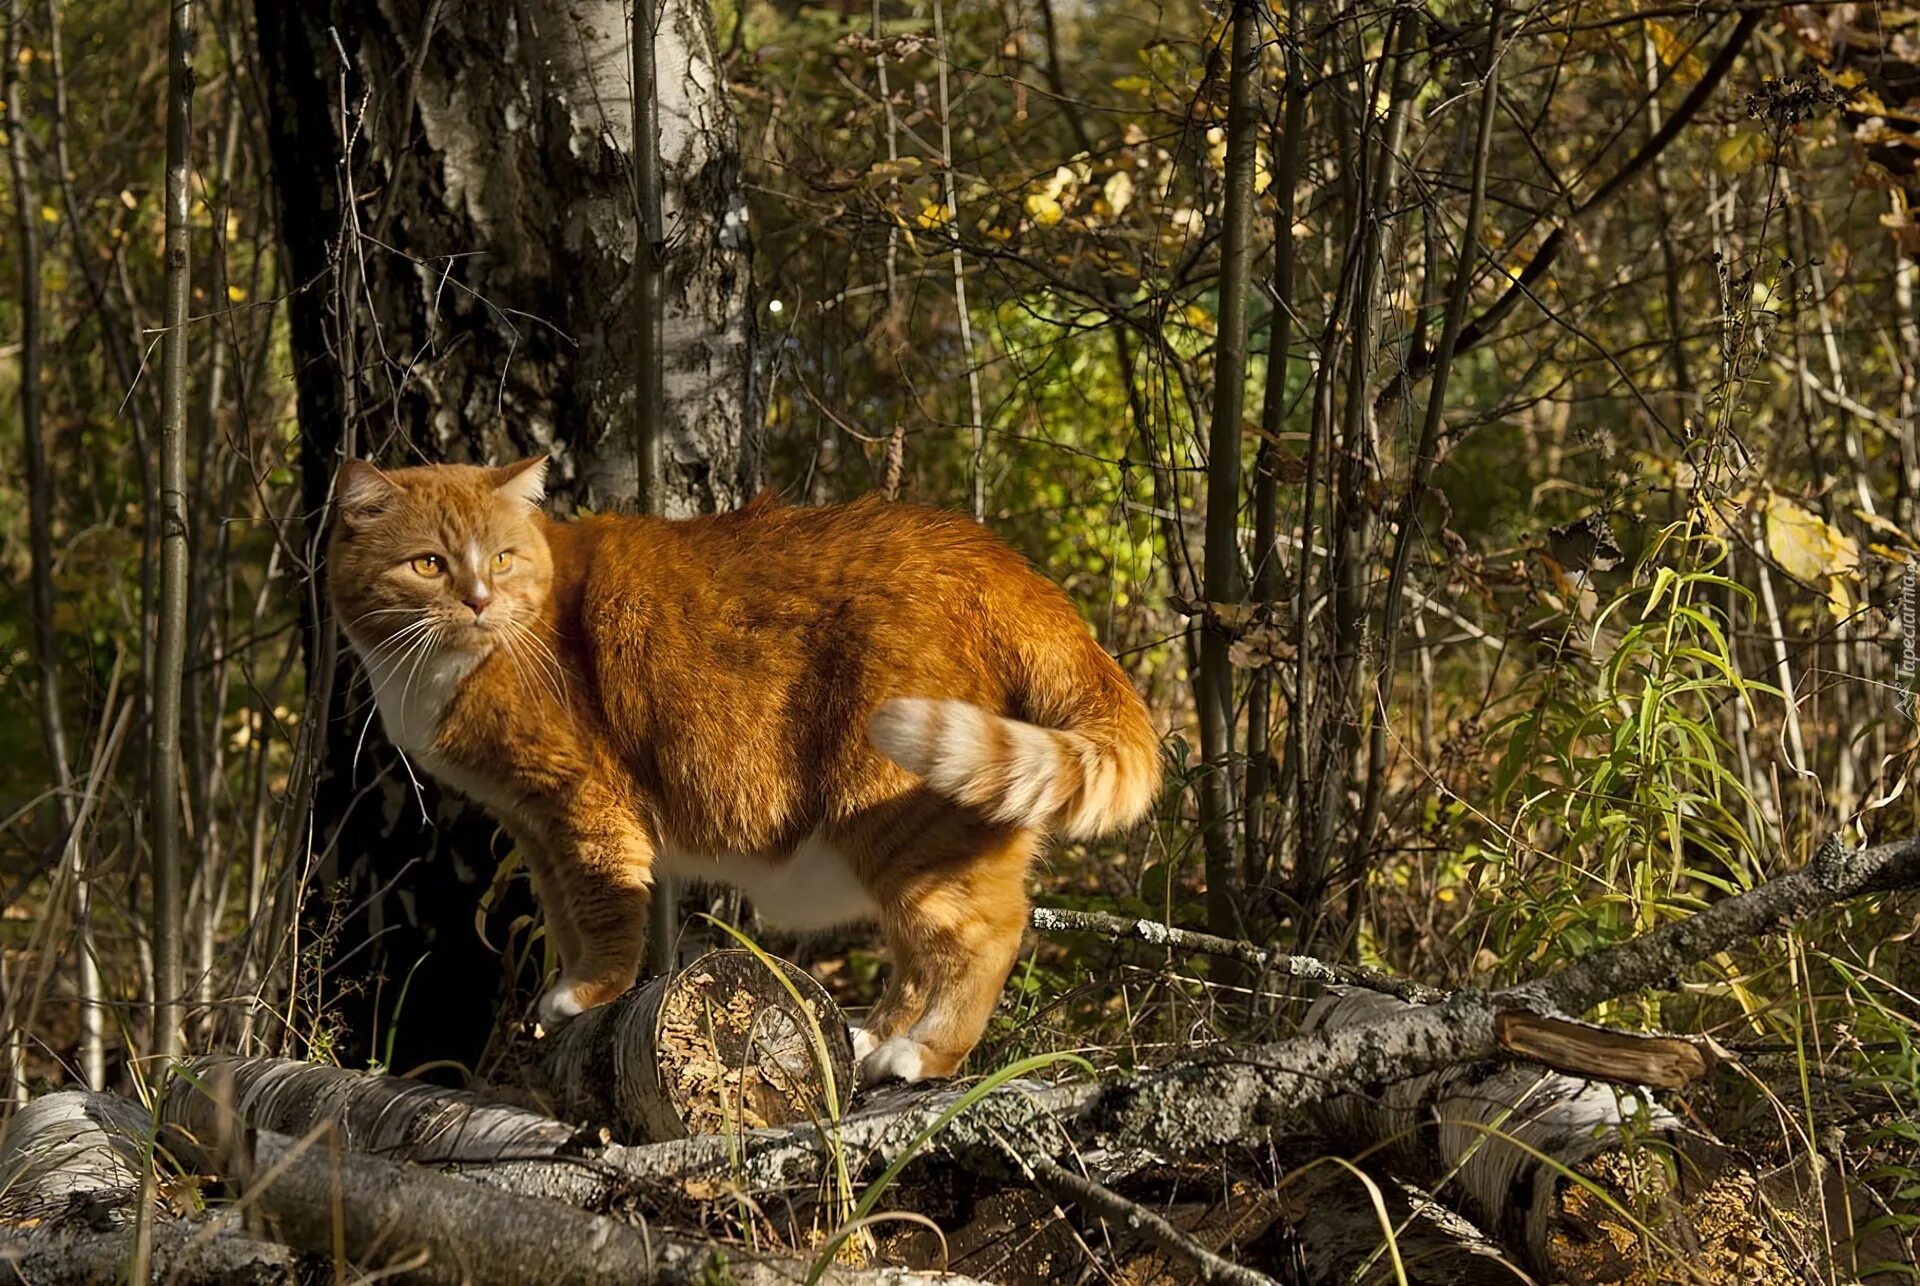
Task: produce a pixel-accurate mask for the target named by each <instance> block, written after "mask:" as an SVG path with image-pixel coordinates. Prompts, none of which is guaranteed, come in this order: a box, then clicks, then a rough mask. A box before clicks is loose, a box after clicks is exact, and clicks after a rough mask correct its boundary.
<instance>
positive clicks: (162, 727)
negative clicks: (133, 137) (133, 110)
mask: <svg viewBox="0 0 1920 1286" xmlns="http://www.w3.org/2000/svg"><path fill="white" fill-rule="evenodd" d="M171 15H172V17H171V21H170V23H169V26H168V33H167V181H166V218H167V239H166V254H167V258H166V282H167V298H166V309H165V312H164V313H163V314H162V318H161V324H162V325H163V326H164V328H165V334H164V335H163V336H162V339H161V349H160V405H161V420H160V493H159V503H160V519H159V522H160V601H159V622H158V633H157V635H156V638H155V642H154V673H153V676H152V679H151V684H152V688H153V726H152V728H151V729H150V730H149V733H148V744H149V749H150V753H151V760H150V763H151V767H150V769H149V772H148V778H147V787H148V793H149V796H150V798H149V800H148V810H149V817H150V825H151V833H152V842H151V848H152V858H153V908H152V936H153V995H154V1019H153V1052H154V1053H155V1054H156V1055H158V1056H159V1057H160V1058H161V1059H163V1060H166V1061H171V1060H172V1059H174V1058H176V1057H178V1056H179V1053H180V1019H181V1009H180V1006H181V1002H182V1000H183V995H182V991H183V982H182V959H181V930H182V924H181V905H180V875H181V855H180V788H181V781H180V723H181V709H180V690H181V680H182V677H183V672H184V670H185V666H186V648H187V303H188V300H189V298H190V297H191V293H192V288H193V279H192V275H191V273H190V271H189V268H190V264H189V259H190V253H189V251H190V245H191V238H192V224H191V223H190V221H189V217H188V209H187V205H188V201H189V199H190V192H189V190H188V186H189V185H188V170H189V168H190V167H191V165H192V149H193V85H194V72H193V47H194V40H195V36H196V32H195V29H194V28H195V22H196V19H197V13H196V10H195V4H194V0H172V7H171Z"/></svg>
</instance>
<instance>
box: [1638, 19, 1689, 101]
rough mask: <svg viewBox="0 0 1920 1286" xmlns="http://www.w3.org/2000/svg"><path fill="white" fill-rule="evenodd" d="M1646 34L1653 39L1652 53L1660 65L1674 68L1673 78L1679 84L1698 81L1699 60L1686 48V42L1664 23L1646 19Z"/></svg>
mask: <svg viewBox="0 0 1920 1286" xmlns="http://www.w3.org/2000/svg"><path fill="white" fill-rule="evenodd" d="M1647 34H1648V35H1650V36H1652V37H1653V51H1654V53H1655V54H1657V55H1658V56H1659V58H1660V62H1661V63H1662V65H1664V66H1667V67H1672V68H1674V73H1673V78H1674V80H1676V81H1678V82H1679V83H1681V84H1683V85H1684V84H1687V83H1688V82H1690V81H1696V80H1699V79H1700V72H1701V67H1700V60H1699V59H1698V58H1696V57H1694V56H1693V53H1692V51H1691V50H1689V49H1688V48H1687V42H1686V41H1685V40H1683V39H1681V38H1680V35H1679V33H1677V32H1675V31H1674V29H1673V28H1672V27H1670V26H1668V25H1667V24H1666V23H1664V22H1658V21H1655V20H1654V19H1652V18H1649V19H1647Z"/></svg>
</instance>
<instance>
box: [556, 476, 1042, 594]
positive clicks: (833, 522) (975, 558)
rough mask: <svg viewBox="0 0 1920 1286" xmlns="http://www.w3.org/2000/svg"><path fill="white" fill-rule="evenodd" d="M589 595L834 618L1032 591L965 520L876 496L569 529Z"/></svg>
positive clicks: (1002, 550)
mask: <svg viewBox="0 0 1920 1286" xmlns="http://www.w3.org/2000/svg"><path fill="white" fill-rule="evenodd" d="M569 525H572V526H579V527H581V529H582V530H581V533H580V534H581V535H582V536H583V537H587V538H588V539H587V540H585V541H583V542H582V543H583V544H586V545H590V546H591V550H592V562H593V564H594V569H593V579H594V582H595V588H596V589H598V590H600V591H602V592H603V593H620V592H622V591H625V592H626V593H630V594H631V595H633V596H635V597H639V598H645V599H650V600H653V601H654V602H655V603H656V604H657V605H658V606H659V607H660V608H661V609H662V610H670V609H671V607H672V606H673V605H674V604H673V603H672V602H671V601H670V600H676V599H677V600H680V601H681V602H683V603H684V602H686V601H701V602H706V601H709V600H733V601H738V600H756V599H757V600H765V601H768V602H774V601H780V600H790V603H789V605H790V606H792V607H795V608H798V607H799V606H800V605H801V604H802V603H806V602H811V603H815V604H819V605H821V606H823V607H826V608H831V609H834V610H840V609H844V608H845V607H847V606H849V605H851V604H854V603H858V602H861V601H865V600H869V599H881V600H886V601H890V602H892V603H894V604H895V605H896V606H897V607H902V608H905V607H909V606H911V605H912V604H913V603H914V602H916V601H918V600H921V599H924V598H927V597H929V596H941V595H952V594H955V593H959V594H963V595H965V596H968V597H979V596H980V595H982V594H991V593H993V592H994V590H995V589H996V588H1003V587H1011V586H1020V585H1022V584H1026V583H1030V582H1032V581H1034V580H1036V579H1037V577H1036V574H1035V573H1034V572H1033V571H1032V570H1031V568H1029V567H1028V565H1027V563H1026V560H1025V559H1023V558H1022V557H1021V556H1020V555H1019V554H1017V553H1016V552H1014V551H1013V550H1012V549H1011V548H1009V547H1008V546H1007V545H1006V544H1004V543H1003V542H1001V541H1000V540H999V539H998V538H996V537H995V536H993V535H992V534H991V533H990V532H988V531H987V530H986V529H985V528H984V527H982V526H980V524H978V523H976V522H974V521H973V520H971V519H970V518H968V517H966V516H964V515H962V514H956V513H950V512H948V511H945V510H941V509H931V508H926V507H923V506H920V505H911V504H902V503H899V502H893V501H887V500H883V499H881V498H879V497H877V496H869V497H862V498H861V499H859V500H855V501H853V502H851V503H848V504H842V505H821V506H800V505H786V504H781V503H780V502H779V501H777V500H775V499H774V498H773V497H772V496H771V494H770V493H762V494H761V495H760V496H758V497H756V498H755V499H754V500H753V502H752V503H750V504H748V505H746V506H745V507H743V508H740V509H736V510H732V511H730V512H728V513H724V514H712V515H703V516H701V517H698V518H688V519H677V520H662V519H645V518H631V519H605V518H592V519H585V520H582V522H581V523H579V524H569Z"/></svg>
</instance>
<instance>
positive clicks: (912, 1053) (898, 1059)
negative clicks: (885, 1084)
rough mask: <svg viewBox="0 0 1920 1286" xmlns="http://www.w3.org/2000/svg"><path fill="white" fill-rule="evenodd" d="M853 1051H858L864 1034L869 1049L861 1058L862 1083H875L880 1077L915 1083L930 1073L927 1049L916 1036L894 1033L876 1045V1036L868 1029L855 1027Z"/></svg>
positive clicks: (856, 1052)
mask: <svg viewBox="0 0 1920 1286" xmlns="http://www.w3.org/2000/svg"><path fill="white" fill-rule="evenodd" d="M855 1031H856V1033H857V1034H856V1035H855V1036H854V1046H853V1047H854V1052H855V1055H856V1056H858V1055H859V1050H860V1045H861V1038H862V1037H865V1039H866V1043H867V1044H868V1045H869V1046H870V1048H871V1051H872V1052H870V1053H868V1054H866V1055H865V1056H864V1057H861V1058H860V1083H861V1084H862V1085H873V1084H877V1083H878V1082H880V1081H886V1080H897V1081H905V1082H906V1083H907V1084H909V1085H912V1084H913V1083H914V1082H916V1081H921V1080H925V1079H926V1077H927V1064H928V1062H929V1059H928V1058H927V1054H928V1050H927V1048H926V1047H925V1046H924V1045H922V1044H921V1043H920V1042H919V1041H917V1040H911V1039H909V1038H908V1037H905V1036H895V1037H893V1038H892V1039H890V1040H883V1041H881V1042H880V1043H879V1044H878V1045H874V1044H873V1043H872V1042H873V1038H872V1037H871V1036H870V1035H868V1034H867V1033H866V1032H865V1031H862V1030H860V1029H858V1028H856V1029H855Z"/></svg>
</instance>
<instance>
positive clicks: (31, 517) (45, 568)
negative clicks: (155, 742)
mask: <svg viewBox="0 0 1920 1286" xmlns="http://www.w3.org/2000/svg"><path fill="white" fill-rule="evenodd" d="M23 8H24V2H23V0H8V5H7V39H6V71H5V76H6V82H5V94H6V101H7V109H8V119H7V161H8V166H9V169H10V170H11V172H12V177H13V206H14V216H15V219H14V232H15V235H16V237H17V239H18V242H19V246H18V249H17V251H16V253H17V254H18V257H19V265H20V280H19V287H20V294H19V307H20V437H21V447H22V454H23V455H24V457H25V460H24V464H25V466H26V469H25V471H26V483H27V548H28V556H29V559H30V569H29V571H28V578H29V582H30V584H29V590H28V594H29V599H28V601H29V603H30V611H31V614H32V618H33V658H34V665H35V668H36V669H37V670H38V671H39V684H38V688H37V690H36V692H35V694H34V695H35V697H36V698H37V709H38V713H39V717H40V744H41V748H42V751H43V752H44V753H45V755H46V757H47V769H48V773H49V778H50V781H51V783H52V786H53V797H54V809H55V816H56V817H57V818H58V820H59V827H60V832H61V834H62V835H63V836H71V834H72V831H73V824H74V798H73V771H72V768H71V766H70V765H69V763H68V761H67V731H66V716H65V713H64V712H63V711H62V709H61V705H60V640H59V636H58V634H57V633H56V632H55V630H54V623H53V486H52V479H51V478H50V477H49V475H48V472H47V442H46V427H45V422H44V417H43V415H42V407H41V396H40V384H41V363H40V229H39V225H38V222H37V213H38V210H39V205H40V203H39V201H38V200H36V199H35V196H34V193H35V189H36V186H37V185H36V184H35V182H34V174H33V167H32V162H31V160H30V158H29V157H28V153H27V141H28V140H27V122H28V121H29V120H30V119H31V118H32V116H31V110H32V109H31V107H30V105H29V101H28V98H27V89H26V77H25V74H24V71H23V69H24V68H25V67H26V66H27V65H28V64H27V63H26V62H24V61H23V59H24V58H26V57H27V56H28V55H27V46H26V39H25V35H24V33H23V31H22V24H23V23H24V21H25V17H24V15H23V13H22V10H23ZM54 108H55V112H56V114H57V113H59V112H60V111H61V110H62V103H61V101H60V99H58V98H56V100H55V105H54ZM75 902H76V905H75V912H76V914H75V925H76V929H77V931H78V933H79V938H80V941H79V957H80V959H79V973H80V977H79V988H78V990H79V1002H80V1026H81V1066H82V1070H83V1072H84V1074H85V1076H86V1078H87V1084H88V1088H90V1089H100V1088H102V1087H103V1085H104V1082H105V1080H106V1056H105V1053H104V1050H103V1047H102V1043H101V1040H100V1011H99V999H100V975H99V969H98V967H97V966H96V964H95V962H94V959H93V939H92V934H91V932H90V927H91V917H90V916H89V914H88V905H89V899H88V886H87V883H86V881H85V880H84V879H82V880H80V882H79V883H78V884H76V886H75ZM9 1036H11V1033H9ZM14 1048H15V1047H14V1046H12V1045H11V1044H10V1045H9V1049H10V1050H13V1049H14ZM16 1053H17V1056H15V1057H11V1058H10V1060H9V1062H10V1065H11V1070H12V1074H13V1075H14V1076H15V1077H16V1078H23V1077H24V1068H23V1067H21V1066H19V1063H20V1061H21V1060H22V1059H23V1058H24V1056H25V1051H24V1047H21V1048H19V1049H18V1050H17V1051H16ZM21 1083H22V1084H24V1081H23V1080H22V1081H21Z"/></svg>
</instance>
